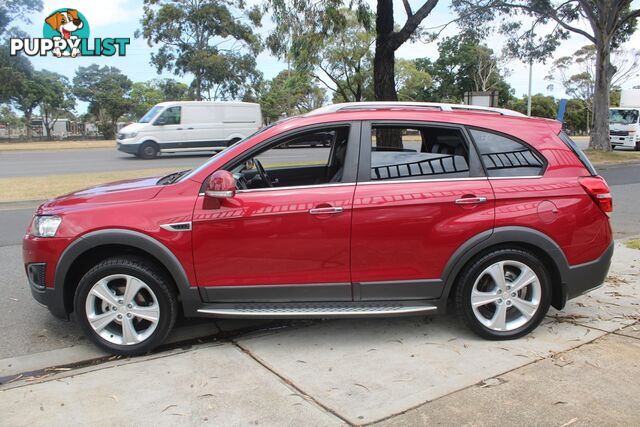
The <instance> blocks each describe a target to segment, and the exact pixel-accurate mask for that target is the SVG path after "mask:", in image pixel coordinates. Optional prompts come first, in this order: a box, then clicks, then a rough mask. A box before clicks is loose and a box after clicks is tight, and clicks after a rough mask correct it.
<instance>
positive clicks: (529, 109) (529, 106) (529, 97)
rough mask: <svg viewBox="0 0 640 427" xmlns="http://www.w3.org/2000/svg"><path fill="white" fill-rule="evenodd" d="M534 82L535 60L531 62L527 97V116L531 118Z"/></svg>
mask: <svg viewBox="0 0 640 427" xmlns="http://www.w3.org/2000/svg"><path fill="white" fill-rule="evenodd" d="M532 80H533V59H530V60H529V96H528V97H527V116H529V117H531V83H532Z"/></svg>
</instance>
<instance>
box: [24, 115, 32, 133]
mask: <svg viewBox="0 0 640 427" xmlns="http://www.w3.org/2000/svg"><path fill="white" fill-rule="evenodd" d="M32 115H33V112H32V111H30V110H27V111H25V112H24V121H25V124H26V126H27V141H31V136H32V132H31V116H32Z"/></svg>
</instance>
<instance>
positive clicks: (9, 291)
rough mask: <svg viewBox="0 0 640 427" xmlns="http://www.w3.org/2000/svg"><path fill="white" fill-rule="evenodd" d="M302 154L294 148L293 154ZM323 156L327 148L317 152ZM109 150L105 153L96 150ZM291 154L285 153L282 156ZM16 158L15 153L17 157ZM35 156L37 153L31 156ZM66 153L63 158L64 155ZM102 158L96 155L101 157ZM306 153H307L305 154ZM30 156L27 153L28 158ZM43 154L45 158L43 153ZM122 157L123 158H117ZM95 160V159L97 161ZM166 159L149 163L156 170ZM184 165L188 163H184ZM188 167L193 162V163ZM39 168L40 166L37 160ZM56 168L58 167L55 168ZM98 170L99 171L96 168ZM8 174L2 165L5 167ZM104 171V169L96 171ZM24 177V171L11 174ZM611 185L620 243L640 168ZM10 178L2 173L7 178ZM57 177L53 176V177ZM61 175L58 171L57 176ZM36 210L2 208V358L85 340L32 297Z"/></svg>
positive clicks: (633, 214)
mask: <svg viewBox="0 0 640 427" xmlns="http://www.w3.org/2000/svg"><path fill="white" fill-rule="evenodd" d="M297 150H300V149H291V150H290V151H291V152H293V154H292V155H294V156H298V153H296V151H297ZM314 150H317V152H318V153H319V154H320V153H321V152H322V150H324V149H321V148H318V149H314ZM92 151H96V152H98V151H104V150H92ZM285 151H288V150H282V153H280V155H282V154H287V153H284V152H285ZM12 154H13V153H12ZM30 154H33V153H30ZM53 154H54V153H48V156H47V155H45V156H43V157H39V158H40V161H42V162H43V163H42V164H41V165H40V166H39V167H40V168H42V169H46V170H47V171H52V170H60V171H63V170H64V171H65V172H68V171H69V170H74V171H77V170H78V169H79V168H86V167H87V165H86V164H84V162H83V161H82V160H80V159H78V158H75V157H74V156H71V154H73V153H69V152H65V153H55V156H53V157H55V159H56V160H55V161H51V162H45V160H46V159H47V158H48V157H49V158H51V155H53ZM59 154H62V155H59ZM96 154H97V153H92V156H95V155H96ZM107 154H108V155H111V156H112V159H111V160H107V161H106V162H107V163H108V162H110V161H115V162H116V164H117V163H118V162H121V163H122V164H127V165H128V164H133V165H135V168H139V167H140V166H139V165H140V163H141V162H143V161H138V160H124V161H122V160H121V159H120V160H117V159H118V158H117V157H115V159H116V160H113V153H112V152H107ZM300 154H301V153H300ZM23 155H24V153H23ZM39 155H40V154H39ZM116 156H117V155H116ZM64 157H68V159H67V160H65V162H66V161H68V162H69V163H68V164H67V166H65V168H66V170H65V169H56V168H61V167H62V166H60V163H58V162H59V161H61V160H62V159H63V158H64ZM94 160H95V159H94ZM204 160H206V159H204V158H203V157H187V158H183V157H177V158H173V157H172V158H168V159H167V160H166V162H167V163H165V164H171V165H175V166H176V168H180V167H191V166H193V165H194V164H198V163H201V162H202V161H204ZM163 161H165V159H160V160H157V161H152V162H149V163H150V164H151V165H152V167H158V166H154V165H156V164H158V163H159V162H163ZM180 162H185V163H182V164H180ZM188 162H192V163H191V164H189V163H188ZM34 163H35V161H34ZM145 163H146V162H145ZM51 164H54V166H52V165H51ZM72 165H73V166H72ZM94 167H96V168H97V167H98V166H96V165H95V164H94ZM0 170H2V166H0ZM96 170H98V169H96ZM19 172H21V171H20V169H19V168H17V169H13V172H10V173H19ZM599 172H600V173H601V174H602V175H603V176H604V177H605V178H606V179H607V181H608V182H609V185H610V186H611V190H612V193H613V197H614V213H613V215H612V217H611V222H612V225H613V229H614V232H615V236H616V238H620V237H625V236H632V235H640V213H639V212H638V203H637V199H638V196H637V195H638V194H640V165H634V166H624V167H608V168H606V169H601V170H600V171H599ZM5 173H7V172H6V171H4V170H2V174H3V175H4V174H5ZM48 173H52V172H48ZM54 173H55V172H54ZM35 207H36V206H35V204H33V205H28V204H27V205H25V204H22V205H15V204H11V205H2V204H0V326H1V327H2V330H3V332H2V340H1V341H0V359H2V358H6V357H11V356H17V355H23V354H30V353H35V352H41V351H47V350H52V349H57V348H64V347H69V346H71V345H74V344H77V343H80V342H83V341H84V338H83V337H82V335H81V333H80V331H79V329H78V327H77V325H76V324H75V323H73V322H63V321H59V320H57V319H55V318H53V317H52V316H51V315H50V314H49V313H48V311H47V310H46V309H44V308H42V307H40V306H39V305H38V304H37V303H36V302H35V301H34V300H33V299H32V298H31V295H30V293H29V289H28V287H27V285H26V279H25V276H24V271H23V267H22V255H21V248H20V242H21V239H22V237H23V235H24V233H25V231H26V228H27V225H28V223H29V220H30V218H31V216H32V215H33V211H34V209H35Z"/></svg>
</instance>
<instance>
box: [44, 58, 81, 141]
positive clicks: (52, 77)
mask: <svg viewBox="0 0 640 427" xmlns="http://www.w3.org/2000/svg"><path fill="white" fill-rule="evenodd" d="M35 74H36V76H37V78H38V79H39V80H40V81H41V82H42V88H43V93H42V99H41V100H40V103H39V107H40V114H41V115H42V120H43V123H44V127H45V130H46V133H47V138H48V139H51V131H52V130H53V127H54V126H55V124H56V122H57V121H58V119H60V118H62V116H64V115H65V114H68V113H71V112H72V111H73V109H74V108H75V106H76V98H75V96H74V95H73V92H72V88H71V84H70V82H69V79H67V78H66V77H65V76H63V75H60V74H58V73H54V72H51V71H47V70H43V71H36V73H35Z"/></svg>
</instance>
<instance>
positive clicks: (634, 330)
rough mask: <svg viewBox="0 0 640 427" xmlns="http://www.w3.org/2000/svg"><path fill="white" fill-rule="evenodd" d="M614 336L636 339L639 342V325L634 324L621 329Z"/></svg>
mask: <svg viewBox="0 0 640 427" xmlns="http://www.w3.org/2000/svg"><path fill="white" fill-rule="evenodd" d="M616 334H618V335H624V336H626V337H631V338H636V339H639V340H640V323H636V324H635V325H631V326H627V327H626V328H622V329H620V330H619V331H617V332H616Z"/></svg>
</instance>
